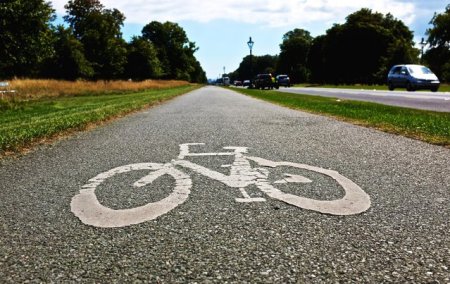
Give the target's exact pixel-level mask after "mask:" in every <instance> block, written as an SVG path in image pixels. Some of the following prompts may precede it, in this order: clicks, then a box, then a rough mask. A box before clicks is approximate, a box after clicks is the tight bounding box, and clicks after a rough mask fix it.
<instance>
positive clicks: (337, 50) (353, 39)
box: [309, 9, 419, 84]
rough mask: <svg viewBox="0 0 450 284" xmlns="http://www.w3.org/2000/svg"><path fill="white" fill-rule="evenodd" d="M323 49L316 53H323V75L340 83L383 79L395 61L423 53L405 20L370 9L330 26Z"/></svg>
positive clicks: (415, 58)
mask: <svg viewBox="0 0 450 284" xmlns="http://www.w3.org/2000/svg"><path fill="white" fill-rule="evenodd" d="M321 51H322V52H323V53H322V54H319V53H317V52H315V53H314V54H313V56H315V57H317V56H322V63H323V68H324V72H323V73H324V74H323V76H324V78H323V79H324V81H326V82H329V83H336V84H340V83H349V84H353V83H366V84H372V83H383V82H384V81H385V78H386V74H387V72H388V69H389V68H390V67H391V66H392V65H394V64H398V63H416V62H417V61H418V54H419V51H418V50H417V49H415V48H414V42H413V33H412V32H411V31H410V30H409V29H408V27H406V25H405V24H404V23H403V22H401V21H400V20H397V19H395V18H394V17H393V16H392V15H390V14H387V15H386V16H385V15H383V14H381V13H374V12H372V11H371V10H370V9H361V10H359V11H357V12H355V13H353V14H350V15H349V16H348V17H347V18H346V22H345V23H344V24H340V25H338V24H336V25H334V26H333V27H332V28H331V29H329V30H327V33H326V35H325V39H324V40H323V42H322V48H321ZM309 61H311V62H318V61H319V59H317V58H312V57H311V58H309ZM315 71H316V72H317V69H316V70H315ZM313 77H314V78H317V77H318V76H317V74H315V75H313Z"/></svg>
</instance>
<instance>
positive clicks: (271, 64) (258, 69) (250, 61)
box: [230, 54, 278, 80]
mask: <svg viewBox="0 0 450 284" xmlns="http://www.w3.org/2000/svg"><path fill="white" fill-rule="evenodd" d="M277 62H278V56H276V55H275V56H274V55H268V54H267V55H263V56H255V55H252V56H251V57H250V55H247V56H246V57H244V58H243V59H242V61H241V63H240V64H239V67H238V69H237V70H235V71H234V72H232V73H230V78H231V80H250V79H253V78H254V77H255V76H256V75H257V74H261V73H272V74H274V73H275V70H276V66H277Z"/></svg>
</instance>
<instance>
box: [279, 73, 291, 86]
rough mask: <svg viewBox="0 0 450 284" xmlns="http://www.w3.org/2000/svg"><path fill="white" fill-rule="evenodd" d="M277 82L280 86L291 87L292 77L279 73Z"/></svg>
mask: <svg viewBox="0 0 450 284" xmlns="http://www.w3.org/2000/svg"><path fill="white" fill-rule="evenodd" d="M277 83H278V86H284V87H290V86H291V79H290V78H289V76H288V75H278V76H277Z"/></svg>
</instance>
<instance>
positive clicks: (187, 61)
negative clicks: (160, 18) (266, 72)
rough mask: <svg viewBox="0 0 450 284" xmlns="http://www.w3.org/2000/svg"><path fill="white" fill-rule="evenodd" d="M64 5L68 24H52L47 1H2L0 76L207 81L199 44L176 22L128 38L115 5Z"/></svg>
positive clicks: (73, 0) (84, 1)
mask: <svg viewBox="0 0 450 284" xmlns="http://www.w3.org/2000/svg"><path fill="white" fill-rule="evenodd" d="M65 9H66V15H65V16H64V21H65V22H66V23H67V25H58V26H54V25H53V24H52V22H53V21H54V19H55V11H54V9H53V8H52V6H51V3H50V2H46V1H45V0H27V1H21V0H4V1H2V2H1V3H0V78H4V79H7V78H12V77H34V78H56V79H67V80H76V79H80V78H81V79H87V80H97V79H103V80H111V79H129V78H131V79H134V80H145V79H151V78H153V79H179V80H187V81H191V82H205V81H206V74H205V72H204V71H203V69H202V67H201V65H200V63H199V62H198V61H197V60H196V58H195V56H194V53H195V52H196V51H197V50H198V48H197V47H196V46H195V43H194V42H191V41H189V39H188V37H187V35H186V33H185V31H184V30H183V28H181V27H180V26H179V25H178V24H176V23H172V22H165V23H160V22H156V21H152V22H150V23H149V24H147V25H146V26H145V27H144V28H143V30H142V34H141V35H139V36H134V37H133V38H132V39H131V41H130V42H126V41H125V40H124V39H123V38H122V32H121V28H122V26H123V23H124V20H125V16H124V15H123V13H121V12H120V11H119V10H117V9H106V8H105V7H104V6H103V5H102V4H101V3H100V1H99V0H70V1H68V3H67V4H66V5H65Z"/></svg>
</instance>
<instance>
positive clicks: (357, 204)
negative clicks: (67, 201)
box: [71, 143, 370, 227]
mask: <svg viewBox="0 0 450 284" xmlns="http://www.w3.org/2000/svg"><path fill="white" fill-rule="evenodd" d="M193 145H204V144H203V143H187V144H181V145H180V154H179V156H178V158H177V159H175V160H172V161H171V162H170V163H166V164H160V163H138V164H130V165H125V166H121V167H117V168H114V169H111V170H109V171H107V172H104V173H101V174H99V175H97V176H96V177H94V178H92V179H90V180H89V182H88V183H87V184H86V185H84V186H83V187H82V189H81V190H80V192H79V193H78V194H77V195H75V196H74V197H73V198H72V202H71V210H72V212H73V213H74V214H75V215H76V216H77V217H78V218H79V219H80V220H81V221H82V222H83V223H85V224H88V225H92V226H96V227H124V226H128V225H132V224H138V223H142V222H145V221H149V220H153V219H155V218H157V217H159V216H161V215H163V214H165V213H167V212H169V211H170V210H172V209H174V208H175V207H177V206H178V205H180V204H181V203H183V202H184V201H186V199H187V198H188V196H189V193H190V190H191V187H192V181H191V178H190V177H189V176H188V175H187V174H185V173H184V172H182V171H181V170H179V169H178V168H179V167H184V168H187V169H190V170H192V171H194V172H196V173H199V174H202V175H204V176H207V177H209V178H211V179H214V180H217V181H219V182H222V183H224V184H225V185H227V186H229V187H232V188H237V189H239V190H240V192H241V194H242V197H240V198H236V201H237V202H261V201H265V199H264V198H261V197H250V196H249V194H248V193H247V192H246V190H245V188H246V187H248V186H249V185H255V186H256V187H257V188H258V189H260V190H261V191H262V192H263V193H265V194H266V195H267V196H269V197H271V198H274V199H278V200H280V201H283V202H285V203H288V204H291V205H294V206H297V207H300V208H303V209H308V210H314V211H317V212H320V213H325V214H332V215H352V214H358V213H362V212H364V211H366V210H367V209H368V208H369V207H370V197H369V196H368V195H367V194H366V193H365V192H364V191H363V190H362V189H361V188H360V187H359V186H358V185H357V184H355V183H354V182H353V181H351V180H350V179H348V178H346V177H344V176H342V175H341V174H339V173H338V172H336V171H333V170H327V169H323V168H318V167H314V166H309V165H304V164H298V163H291V162H273V161H269V160H266V159H262V158H258V157H251V156H247V155H245V154H246V153H247V147H224V149H225V150H232V151H229V152H218V153H191V152H190V151H189V147H190V146H193ZM201 156H234V162H233V164H231V165H228V166H229V167H230V174H229V175H224V174H222V173H220V172H217V171H213V170H210V169H208V168H206V167H203V166H201V165H198V164H195V163H193V162H190V161H188V160H185V157H201ZM250 161H253V162H254V163H256V164H257V165H259V167H255V168H254V167H252V166H251V163H250ZM225 166H226V165H225ZM279 166H287V167H293V168H297V169H303V170H308V171H312V172H316V173H320V174H322V175H325V176H328V177H331V178H332V179H334V180H335V181H336V182H337V183H338V184H339V185H340V186H341V187H342V188H343V189H344V192H345V194H344V196H343V197H342V198H339V199H335V200H316V199H312V198H306V197H301V196H297V195H294V194H290V193H285V192H282V191H281V190H279V189H277V188H276V187H275V185H281V184H286V183H300V184H301V183H310V182H311V180H310V179H308V178H306V177H304V176H302V175H294V174H284V177H283V178H282V179H281V180H277V181H274V182H270V181H269V180H268V176H269V173H270V171H269V168H275V167H279ZM135 170H149V171H150V173H149V174H148V175H146V176H144V177H143V178H141V179H139V180H138V181H136V182H135V183H134V184H133V186H134V187H143V186H146V185H151V184H152V182H154V181H155V180H156V179H157V178H159V177H162V176H165V175H169V176H172V177H173V178H174V180H175V187H174V189H173V191H172V192H171V193H170V194H169V195H168V196H167V197H165V198H163V199H162V200H159V201H156V202H151V203H148V204H146V205H143V206H139V207H135V208H127V209H118V210H116V209H111V208H108V207H106V206H104V205H102V204H100V202H99V201H98V199H97V196H96V194H95V190H96V188H97V187H98V186H99V185H100V184H102V183H103V182H104V181H105V180H107V179H108V178H111V177H113V176H115V175H117V174H121V173H127V172H130V171H135ZM271 183H273V185H272V184H271Z"/></svg>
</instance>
